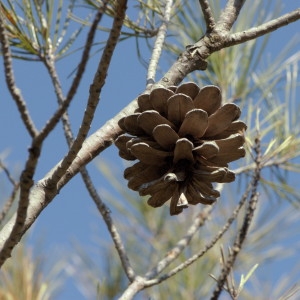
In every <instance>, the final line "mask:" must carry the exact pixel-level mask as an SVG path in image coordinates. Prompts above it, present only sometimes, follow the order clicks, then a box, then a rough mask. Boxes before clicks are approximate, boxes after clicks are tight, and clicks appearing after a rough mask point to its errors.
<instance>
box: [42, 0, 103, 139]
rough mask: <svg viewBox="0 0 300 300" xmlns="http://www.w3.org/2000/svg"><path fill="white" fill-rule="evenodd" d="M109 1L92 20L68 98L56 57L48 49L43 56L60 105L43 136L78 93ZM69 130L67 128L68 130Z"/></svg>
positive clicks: (43, 130)
mask: <svg viewBox="0 0 300 300" xmlns="http://www.w3.org/2000/svg"><path fill="white" fill-rule="evenodd" d="M107 2H108V0H107V1H105V2H104V3H103V5H102V6H101V7H100V8H99V10H98V11H97V14H96V15H95V18H94V20H93V22H92V25H91V27H90V30H89V32H88V36H87V40H86V42H85V47H84V50H83V52H82V56H81V60H80V63H79V65H78V68H77V72H76V75H75V77H74V80H73V82H72V85H71V87H70V89H69V92H68V94H67V97H66V98H64V96H63V92H62V88H61V84H60V81H59V78H58V75H57V73H56V70H55V65H54V64H55V57H54V55H53V53H52V52H50V51H48V53H46V54H47V55H45V56H43V57H41V59H42V61H43V62H44V64H45V65H46V68H47V70H48V72H49V74H50V78H51V79H52V82H53V86H54V90H55V93H56V97H57V99H58V103H59V105H60V107H59V108H58V110H57V111H56V112H55V113H54V114H53V116H52V117H51V119H50V120H49V121H48V122H47V124H46V125H45V126H44V128H43V129H42V130H41V135H42V136H43V137H46V136H47V135H48V134H49V132H51V131H52V129H53V128H54V127H55V125H56V124H57V123H58V121H59V120H60V118H61V117H62V115H63V114H64V113H65V112H66V110H67V108H68V107H69V105H70V103H71V101H72V100H73V98H74V95H75V94H76V91H77V89H78V87H79V84H80V82H81V79H82V76H83V74H84V71H85V68H86V65H87V62H88V59H89V53H90V50H91V48H92V45H93V40H94V37H95V34H96V31H97V25H98V23H99V22H100V21H101V19H102V16H103V12H104V10H105V7H106V5H107ZM69 130H70V128H69ZM69 130H67V131H66V132H68V131H69ZM67 139H68V138H67ZM69 143H71V140H70V139H69Z"/></svg>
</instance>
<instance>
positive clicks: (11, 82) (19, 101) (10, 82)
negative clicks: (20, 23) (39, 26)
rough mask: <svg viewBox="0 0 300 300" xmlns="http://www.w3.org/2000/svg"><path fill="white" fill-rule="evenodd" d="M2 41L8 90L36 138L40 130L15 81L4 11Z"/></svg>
mask: <svg viewBox="0 0 300 300" xmlns="http://www.w3.org/2000/svg"><path fill="white" fill-rule="evenodd" d="M0 43H1V46H2V55H3V60H4V69H5V72H4V74H5V79H6V84H7V87H8V90H9V92H10V94H11V96H12V98H13V99H14V101H15V103H16V105H17V107H18V110H19V112H20V115H21V119H22V121H23V123H24V125H25V128H26V129H27V131H28V133H29V134H30V136H31V137H32V138H34V137H35V136H37V134H38V130H37V129H36V127H35V125H34V122H33V120H32V119H31V117H30V114H29V111H28V109H27V106H26V102H25V100H24V98H23V96H22V94H21V91H20V90H19V89H18V88H17V85H16V82H15V76H14V72H13V67H12V54H11V51H10V46H9V40H8V37H7V34H6V31H5V25H4V21H3V14H2V12H1V13H0Z"/></svg>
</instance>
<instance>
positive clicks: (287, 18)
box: [224, 8, 300, 47]
mask: <svg viewBox="0 0 300 300" xmlns="http://www.w3.org/2000/svg"><path fill="white" fill-rule="evenodd" d="M299 19H300V8H298V9H296V10H294V11H292V12H290V13H287V14H285V15H283V16H280V17H278V18H276V19H274V20H271V21H269V22H266V23H264V24H262V25H259V26H257V27H254V28H250V29H248V30H245V31H243V32H238V33H233V34H231V35H230V36H229V37H228V39H227V41H226V42H225V44H224V46H225V47H230V46H234V45H238V44H241V43H244V42H247V41H250V40H253V39H256V38H258V37H260V36H262V35H265V34H267V33H270V32H272V31H274V30H277V29H278V28H280V27H283V26H286V25H288V24H290V23H292V22H295V21H297V20H299Z"/></svg>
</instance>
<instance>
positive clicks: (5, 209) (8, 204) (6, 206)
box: [0, 160, 20, 226]
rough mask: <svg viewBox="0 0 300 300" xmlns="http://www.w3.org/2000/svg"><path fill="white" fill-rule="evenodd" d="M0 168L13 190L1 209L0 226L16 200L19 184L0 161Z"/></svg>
mask: <svg viewBox="0 0 300 300" xmlns="http://www.w3.org/2000/svg"><path fill="white" fill-rule="evenodd" d="M0 168H1V169H2V170H3V171H4V173H5V175H6V177H7V179H8V180H9V182H10V183H11V184H12V185H13V190H12V192H11V195H10V197H9V198H8V199H7V200H6V201H5V204H4V206H3V209H2V210H1V212H0V226H1V223H2V222H3V220H4V218H5V217H6V216H7V213H8V211H9V210H10V208H11V206H12V205H13V203H14V200H15V199H16V194H17V191H18V189H19V186H20V184H19V183H18V182H16V181H15V180H14V178H13V177H12V176H11V174H10V172H9V170H8V168H7V167H6V166H5V165H4V164H3V163H2V161H1V160H0Z"/></svg>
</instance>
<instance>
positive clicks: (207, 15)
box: [199, 0, 216, 33]
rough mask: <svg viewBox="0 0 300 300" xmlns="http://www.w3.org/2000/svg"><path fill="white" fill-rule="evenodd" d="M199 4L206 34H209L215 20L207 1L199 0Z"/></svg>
mask: <svg viewBox="0 0 300 300" xmlns="http://www.w3.org/2000/svg"><path fill="white" fill-rule="evenodd" d="M199 3H200V6H201V9H202V12H203V16H204V20H205V24H206V32H207V33H210V32H211V31H212V30H213V29H214V27H215V25H216V22H215V18H214V16H213V14H212V11H211V7H210V5H209V2H208V1H207V0H199Z"/></svg>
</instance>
